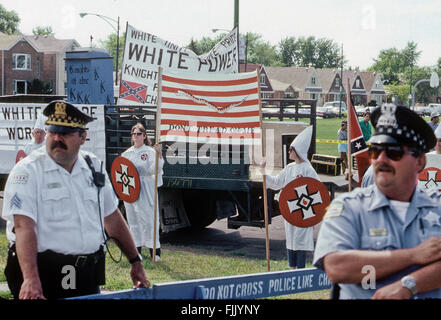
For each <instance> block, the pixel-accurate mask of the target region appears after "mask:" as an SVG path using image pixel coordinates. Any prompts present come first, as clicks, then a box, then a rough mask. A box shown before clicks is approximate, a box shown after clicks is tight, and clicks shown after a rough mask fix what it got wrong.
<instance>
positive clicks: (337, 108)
mask: <svg viewBox="0 0 441 320" xmlns="http://www.w3.org/2000/svg"><path fill="white" fill-rule="evenodd" d="M340 103H341V113H342V115H344V116H346V114H347V112H348V108H347V107H346V103H345V102H344V101H341V102H340V101H328V102H325V104H324V105H323V107H331V108H332V111H333V112H334V113H335V114H337V115H339V114H340Z"/></svg>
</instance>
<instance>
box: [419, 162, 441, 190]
mask: <svg viewBox="0 0 441 320" xmlns="http://www.w3.org/2000/svg"><path fill="white" fill-rule="evenodd" d="M418 185H419V186H420V187H422V188H426V189H431V188H437V189H438V190H441V170H440V169H438V168H436V167H428V168H425V169H424V170H423V171H421V172H420V174H419V175H418Z"/></svg>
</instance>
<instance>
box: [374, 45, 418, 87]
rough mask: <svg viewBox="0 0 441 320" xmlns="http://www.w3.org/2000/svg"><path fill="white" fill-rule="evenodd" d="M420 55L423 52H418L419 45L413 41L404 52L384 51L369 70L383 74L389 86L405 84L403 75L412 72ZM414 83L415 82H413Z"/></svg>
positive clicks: (394, 49) (391, 49)
mask: <svg viewBox="0 0 441 320" xmlns="http://www.w3.org/2000/svg"><path fill="white" fill-rule="evenodd" d="M420 55H421V51H417V44H416V43H415V42H413V41H410V42H408V43H407V45H406V47H405V48H404V49H402V50H398V49H396V48H390V49H383V50H381V51H380V54H379V55H378V58H377V59H374V64H373V65H372V66H371V67H369V68H368V71H375V72H380V73H382V74H383V79H384V80H385V81H386V82H387V83H389V84H403V73H404V72H406V70H410V72H412V70H413V68H414V67H416V64H417V62H418V59H419V57H420ZM409 75H410V73H409ZM409 79H410V77H409ZM412 83H415V81H413V80H412Z"/></svg>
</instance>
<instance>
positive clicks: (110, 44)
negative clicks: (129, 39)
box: [98, 33, 126, 69]
mask: <svg viewBox="0 0 441 320" xmlns="http://www.w3.org/2000/svg"><path fill="white" fill-rule="evenodd" d="M125 39H126V36H125V33H124V34H123V35H120V36H119V56H118V66H119V67H121V62H122V56H123V52H124V50H123V48H124V41H125ZM116 40H117V36H116V33H112V34H110V35H109V36H108V37H107V39H106V40H104V41H102V40H100V41H98V42H99V47H100V48H103V49H106V50H107V52H109V54H110V55H111V56H112V57H113V58H114V59H113V68H114V69H115V67H116V48H117V41H116Z"/></svg>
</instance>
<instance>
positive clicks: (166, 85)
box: [158, 71, 261, 145]
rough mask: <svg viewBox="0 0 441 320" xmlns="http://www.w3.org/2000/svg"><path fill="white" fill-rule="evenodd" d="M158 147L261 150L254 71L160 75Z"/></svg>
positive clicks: (167, 72) (256, 80) (258, 107)
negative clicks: (195, 145) (193, 145)
mask: <svg viewBox="0 0 441 320" xmlns="http://www.w3.org/2000/svg"><path fill="white" fill-rule="evenodd" d="M160 86H161V88H160V90H161V99H160V106H159V110H158V113H159V117H160V141H174V142H191V143H208V144H235V145H237V144H242V145H260V144H261V121H260V119H261V118H260V99H259V87H258V86H259V82H258V76H257V71H254V72H247V73H234V74H188V73H180V74H178V73H171V72H170V71H165V72H164V73H162V74H161V85H160Z"/></svg>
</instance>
